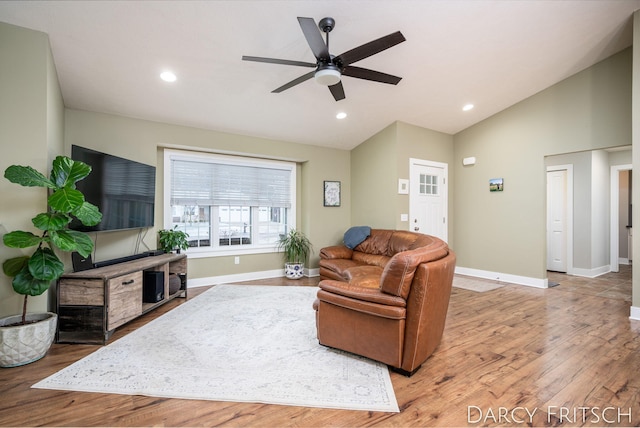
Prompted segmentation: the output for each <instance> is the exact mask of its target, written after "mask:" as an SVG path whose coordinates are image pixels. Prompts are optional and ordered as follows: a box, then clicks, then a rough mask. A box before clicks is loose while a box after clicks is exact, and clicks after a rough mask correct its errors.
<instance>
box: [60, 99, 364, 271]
mask: <svg viewBox="0 0 640 428" xmlns="http://www.w3.org/2000/svg"><path fill="white" fill-rule="evenodd" d="M65 117H66V126H65V141H66V144H65V145H66V150H67V152H70V150H71V145H73V144H76V145H80V146H84V147H88V148H92V149H95V150H100V151H104V152H107V153H110V154H113V155H116V156H120V157H124V158H128V159H134V160H137V161H140V162H144V163H148V164H151V165H155V166H156V167H157V168H158V169H157V180H156V189H157V192H156V193H157V195H156V207H157V208H158V209H157V210H156V218H155V224H156V227H155V229H151V230H149V232H148V233H147V234H146V236H145V238H144V243H145V244H146V246H147V247H149V248H151V249H155V248H156V237H157V230H158V229H160V228H162V221H163V206H164V200H163V199H164V198H163V182H162V177H163V174H164V169H163V153H164V149H165V148H182V149H189V150H201V151H208V152H218V153H226V154H244V155H251V156H260V157H266V158H277V159H284V160H294V161H296V162H298V164H299V167H298V195H297V202H298V204H297V205H298V207H297V208H298V210H297V223H298V225H297V228H298V229H301V230H302V231H304V232H305V233H306V234H307V235H308V236H309V239H310V240H311V242H312V243H313V245H314V248H315V253H314V254H313V255H312V257H311V263H310V267H312V268H313V267H317V262H318V260H319V257H318V253H319V250H320V248H322V247H324V246H327V245H330V244H333V243H335V242H339V241H340V240H341V237H342V234H343V233H344V230H345V229H346V228H347V227H348V226H349V213H350V210H351V208H350V207H351V204H350V192H349V187H350V166H349V163H350V153H349V152H348V151H346V150H337V149H330V148H324V147H317V146H309V145H303V144H294V143H287V142H283V141H274V140H267V139H261V138H255V137H247V136H243V135H235V134H228V133H223V132H216V131H209V130H204V129H197V128H190V127H185V126H178V125H170V124H166V123H158V122H151V121H145V120H138V119H131V118H126V117H121V116H114V115H106V114H98V113H91V112H87V111H79V110H71V109H68V110H67V111H66V115H65ZM324 180H337V181H341V182H342V204H341V206H340V207H337V208H329V207H324V206H323V181H324ZM136 241H137V232H131V231H121V232H107V233H100V234H98V235H97V251H96V258H95V259H96V260H106V259H110V258H114V257H119V256H122V255H127V254H134V253H136V252H137V251H138V249H136V246H135V245H136ZM145 250H146V248H145V247H144V245H143V246H141V247H140V248H139V251H145ZM281 265H282V259H281V255H280V254H277V253H275V254H274V253H272V254H257V255H242V256H240V264H238V265H236V264H235V263H234V256H219V257H207V258H191V259H189V278H193V279H195V278H206V277H211V276H220V275H232V274H241V273H247V272H256V271H265V270H273V269H279V268H280V266H281Z"/></svg>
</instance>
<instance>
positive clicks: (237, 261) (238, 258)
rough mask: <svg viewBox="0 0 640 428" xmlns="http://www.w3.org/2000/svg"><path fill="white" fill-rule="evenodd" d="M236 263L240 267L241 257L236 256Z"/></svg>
mask: <svg viewBox="0 0 640 428" xmlns="http://www.w3.org/2000/svg"><path fill="white" fill-rule="evenodd" d="M234 263H235V264H237V265H239V264H240V257H238V256H236V258H235V259H234Z"/></svg>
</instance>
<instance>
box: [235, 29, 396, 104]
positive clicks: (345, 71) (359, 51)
mask: <svg viewBox="0 0 640 428" xmlns="http://www.w3.org/2000/svg"><path fill="white" fill-rule="evenodd" d="M298 22H299V23H300V28H302V32H303V33H304V37H305V38H306V39H307V43H309V47H310V48H311V51H312V52H313V55H314V56H315V57H316V62H315V63H311V62H304V61H291V60H287V59H276V58H263V57H257V56H243V57H242V59H243V60H244V61H257V62H267V63H270V64H284V65H295V66H299V67H311V68H315V70H314V71H311V72H309V73H307V74H303V75H302V76H300V77H298V78H297V79H294V80H292V81H291V82H289V83H287V84H285V85H282V86H280V87H279V88H277V89H274V90H273V91H271V92H273V93H280V92H282V91H284V90H286V89H289V88H292V87H293V86H296V85H298V84H300V83H302V82H305V81H307V80H309V79H311V78H315V80H316V82H318V83H320V84H321V85H324V86H328V87H329V90H330V91H331V94H332V95H333V98H335V100H336V101H340V100H342V99H344V98H345V95H344V88H343V87H342V81H341V76H349V77H355V78H358V79H365V80H371V81H374V82H380V83H388V84H391V85H397V84H398V82H400V80H402V78H401V77H397V76H392V75H390V74H386V73H381V72H379V71H374V70H369V69H367V68H362V67H355V66H353V65H351V64H353V63H354V62H357V61H360V60H362V59H364V58H367V57H370V56H372V55H375V54H377V53H379V52H382V51H383V50H385V49H389V48H390V47H393V46H395V45H397V44H398V43H402V42H404V41H405V40H406V39H405V38H404V36H403V35H402V33H401V32H400V31H396V32H395V33H392V34H389V35H388V36H384V37H381V38H379V39H376V40H373V41H371V42H369V43H365V44H364V45H361V46H358V47H357V48H353V49H351V50H349V51H347V52H344V53H342V54H340V55H338V56H334V55H331V54H330V53H329V33H330V32H331V30H333V27H335V21H334V19H333V18H322V19H321V20H320V22H319V23H318V26H317V27H316V23H315V21H314V20H313V18H302V17H298ZM318 29H320V30H322V31H323V32H324V33H325V34H326V42H325V41H324V40H322V34H321V33H320V31H319V30H318Z"/></svg>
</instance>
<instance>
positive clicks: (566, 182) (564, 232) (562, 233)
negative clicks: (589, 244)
mask: <svg viewBox="0 0 640 428" xmlns="http://www.w3.org/2000/svg"><path fill="white" fill-rule="evenodd" d="M547 270H549V271H555V272H563V273H567V274H572V273H573V165H571V164H568V165H554V166H548V167H547Z"/></svg>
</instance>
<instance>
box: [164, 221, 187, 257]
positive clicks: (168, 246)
mask: <svg viewBox="0 0 640 428" xmlns="http://www.w3.org/2000/svg"><path fill="white" fill-rule="evenodd" d="M188 237H189V234H188V233H187V232H183V231H182V230H178V225H177V224H176V225H175V226H173V229H162V230H159V231H158V241H159V242H160V248H162V249H163V250H164V252H165V253H170V252H172V251H174V250H175V251H176V252H177V253H179V252H180V250H186V249H187V248H189V241H188V240H187V238H188Z"/></svg>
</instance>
